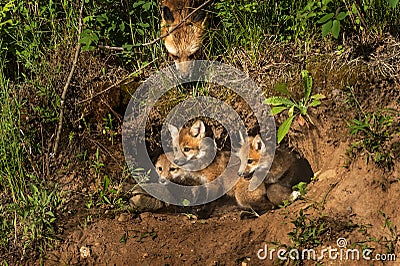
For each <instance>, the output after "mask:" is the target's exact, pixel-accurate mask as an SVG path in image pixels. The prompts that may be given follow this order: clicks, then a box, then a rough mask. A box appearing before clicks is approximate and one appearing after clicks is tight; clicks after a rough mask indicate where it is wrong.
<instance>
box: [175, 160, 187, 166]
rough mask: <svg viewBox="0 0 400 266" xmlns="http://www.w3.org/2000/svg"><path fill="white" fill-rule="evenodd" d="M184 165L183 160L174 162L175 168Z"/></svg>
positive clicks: (184, 161)
mask: <svg viewBox="0 0 400 266" xmlns="http://www.w3.org/2000/svg"><path fill="white" fill-rule="evenodd" d="M185 163H186V160H185V159H175V160H174V164H176V165H177V166H182V165H184V164H185Z"/></svg>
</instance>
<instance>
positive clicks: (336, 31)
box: [332, 19, 340, 39]
mask: <svg viewBox="0 0 400 266" xmlns="http://www.w3.org/2000/svg"><path fill="white" fill-rule="evenodd" d="M339 33H340V21H339V20H336V19H335V20H334V21H333V23H332V35H333V37H334V38H335V39H337V38H338V37H339Z"/></svg>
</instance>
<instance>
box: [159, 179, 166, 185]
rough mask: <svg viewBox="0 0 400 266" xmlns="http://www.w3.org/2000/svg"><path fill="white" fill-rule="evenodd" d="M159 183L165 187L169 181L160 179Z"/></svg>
mask: <svg viewBox="0 0 400 266" xmlns="http://www.w3.org/2000/svg"><path fill="white" fill-rule="evenodd" d="M158 182H159V183H160V184H163V185H165V183H166V182H167V179H165V178H160V179H159V180H158Z"/></svg>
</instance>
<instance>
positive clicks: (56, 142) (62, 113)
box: [53, 0, 85, 156]
mask: <svg viewBox="0 0 400 266" xmlns="http://www.w3.org/2000/svg"><path fill="white" fill-rule="evenodd" d="M84 3H85V0H82V2H81V8H80V10H79V24H78V44H77V45H76V50H75V57H74V61H73V62H72V67H71V71H70V72H69V75H68V78H67V82H66V83H65V85H64V90H63V92H62V95H61V103H60V117H59V120H58V127H57V134H56V139H55V142H54V149H53V155H54V156H55V155H56V154H57V151H58V143H59V142H60V136H61V131H62V126H63V118H64V109H65V98H66V95H67V91H68V87H69V85H70V83H71V79H72V75H73V74H74V72H75V68H76V64H77V62H78V57H79V53H80V51H81V44H80V43H79V40H80V36H81V33H82V14H83V6H84Z"/></svg>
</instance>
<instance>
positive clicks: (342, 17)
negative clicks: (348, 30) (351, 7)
mask: <svg viewBox="0 0 400 266" xmlns="http://www.w3.org/2000/svg"><path fill="white" fill-rule="evenodd" d="M346 17H347V12H340V13H339V14H338V15H337V17H336V19H337V20H343V19H345V18H346Z"/></svg>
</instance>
